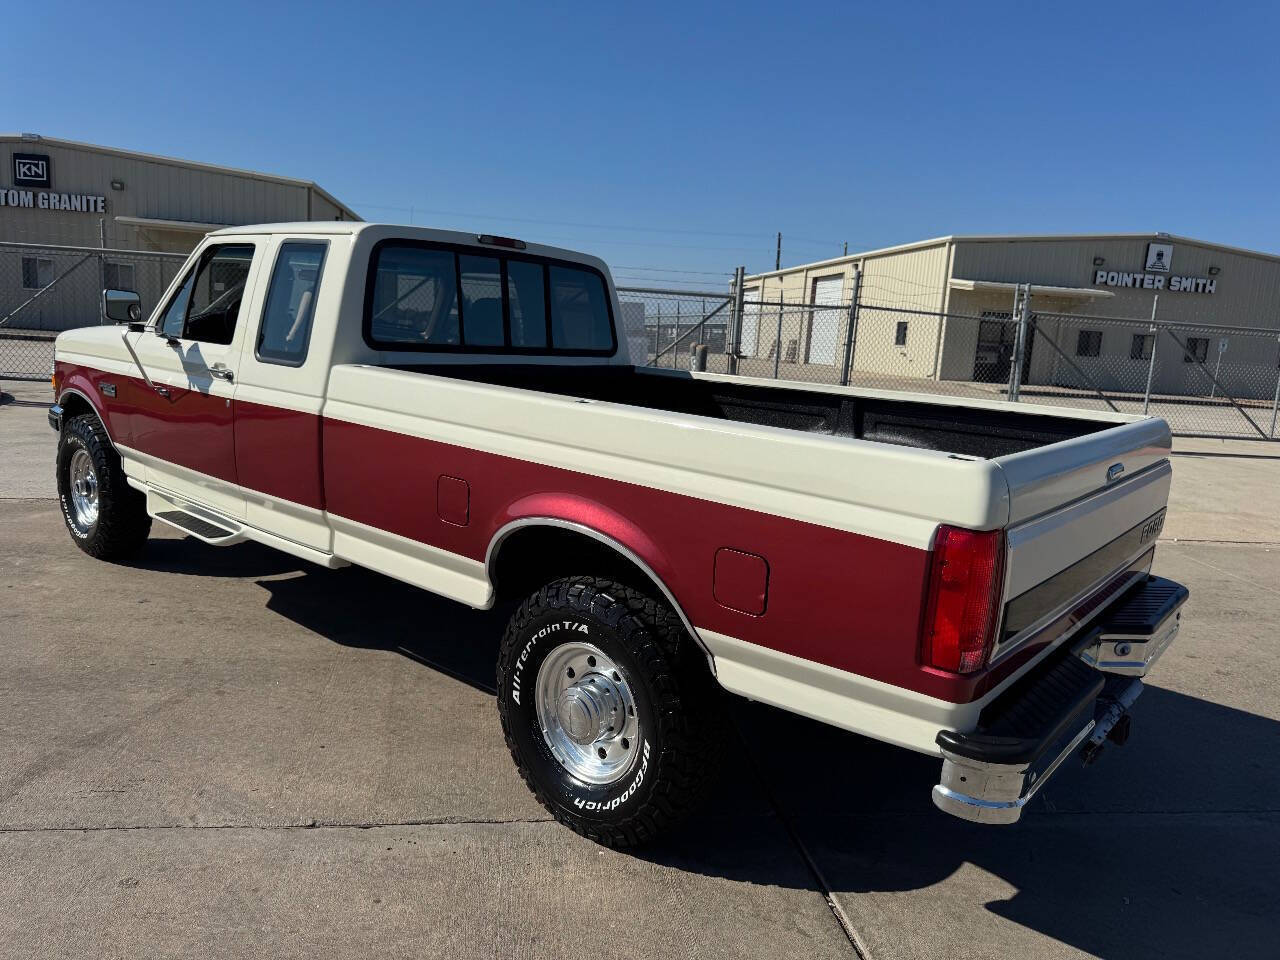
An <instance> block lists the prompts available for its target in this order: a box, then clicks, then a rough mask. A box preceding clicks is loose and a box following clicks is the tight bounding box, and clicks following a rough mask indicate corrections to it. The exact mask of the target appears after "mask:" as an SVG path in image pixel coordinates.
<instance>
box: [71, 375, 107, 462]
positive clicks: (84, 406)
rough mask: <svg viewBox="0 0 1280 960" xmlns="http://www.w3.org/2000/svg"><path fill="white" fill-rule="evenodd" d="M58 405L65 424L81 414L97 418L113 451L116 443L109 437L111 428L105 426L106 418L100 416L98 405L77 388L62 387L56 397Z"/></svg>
mask: <svg viewBox="0 0 1280 960" xmlns="http://www.w3.org/2000/svg"><path fill="white" fill-rule="evenodd" d="M58 405H59V406H60V407H62V419H63V422H64V423H65V422H66V421H67V420H70V419H71V418H72V417H78V416H80V415H81V414H85V413H91V414H93V415H94V417H96V418H97V420H98V423H100V424H101V425H102V432H103V433H105V434H106V435H107V439H108V440H109V441H111V448H112V449H113V450H114V449H115V446H116V441H115V438H114V437H113V436H111V428H110V427H109V426H107V418H106V417H104V416H103V415H102V411H101V410H100V409H98V405H97V404H96V403H94V401H93V400H92V399H90V398H89V396H88V395H87V394H86V393H85V392H84V391H83V390H80V389H79V388H77V387H64V388H63V390H62V393H61V394H60V395H59V396H58Z"/></svg>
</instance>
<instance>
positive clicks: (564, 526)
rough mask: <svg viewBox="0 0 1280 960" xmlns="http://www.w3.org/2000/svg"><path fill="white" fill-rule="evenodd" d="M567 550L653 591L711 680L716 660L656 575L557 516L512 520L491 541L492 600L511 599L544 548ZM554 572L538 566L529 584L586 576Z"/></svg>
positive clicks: (623, 550)
mask: <svg viewBox="0 0 1280 960" xmlns="http://www.w3.org/2000/svg"><path fill="white" fill-rule="evenodd" d="M568 545H574V546H577V547H582V548H585V549H584V552H585V553H586V554H587V555H588V556H589V557H594V558H595V559H597V560H598V559H600V558H601V557H602V556H603V557H609V558H611V559H612V560H613V561H614V562H615V563H619V564H621V565H622V566H623V568H624V569H629V572H631V573H632V574H633V576H632V577H631V578H630V579H632V580H633V581H634V582H633V583H632V585H633V586H637V587H641V586H645V585H648V586H652V587H656V588H657V589H658V591H659V592H660V593H661V595H662V597H663V599H665V600H666V601H667V603H669V604H670V605H671V609H672V610H674V611H675V613H676V616H677V617H679V618H680V622H681V624H682V625H683V626H684V628H685V630H686V631H687V632H688V634H689V636H690V637H692V638H693V642H694V643H696V644H697V645H698V649H699V650H701V651H702V654H703V656H704V657H705V658H706V660H707V666H708V668H709V669H710V670H711V674H712V676H715V672H716V668H715V659H714V658H713V657H712V655H711V651H710V650H708V649H707V647H706V644H704V643H703V642H702V638H701V637H700V636H698V631H697V630H696V629H695V628H694V626H693V622H692V621H691V620H690V619H689V616H688V615H687V614H686V613H685V611H684V608H683V607H682V606H681V604H680V601H679V600H678V599H677V598H676V596H675V594H674V592H672V590H671V588H670V587H668V586H667V584H666V582H665V581H664V580H663V578H662V577H661V576H659V575H658V573H657V571H656V570H654V568H653V567H652V566H651V565H650V564H649V563H648V562H647V561H646V560H645V559H644V558H643V557H641V556H640V555H639V554H638V553H637V552H636V551H635V550H633V549H631V547H629V546H627V545H626V544H625V543H623V542H622V541H621V540H619V539H617V538H616V537H614V536H611V535H610V534H608V533H604V532H602V531H600V530H597V529H595V528H594V527H592V526H590V525H588V524H585V523H582V522H580V521H577V520H569V519H565V518H563V517H556V516H525V517H519V518H517V519H515V520H511V521H509V522H508V523H506V524H504V525H503V526H502V527H500V528H499V529H498V530H497V532H496V533H494V535H493V536H492V537H491V538H490V540H489V546H488V548H487V549H486V550H485V558H484V567H485V573H486V575H487V576H488V579H489V583H490V584H491V585H492V587H493V591H494V596H495V598H496V597H497V596H498V595H500V594H502V593H503V592H508V593H510V592H511V591H512V590H513V589H516V590H518V589H519V587H520V585H521V581H522V575H523V576H527V572H528V571H531V570H532V569H533V567H532V566H531V564H532V560H533V557H534V556H535V555H538V556H539V558H541V555H542V551H544V550H546V548H547V547H552V548H553V549H554V548H555V547H564V546H568ZM559 566H560V565H558V564H557V563H555V562H554V561H553V562H552V563H551V564H549V565H546V564H545V563H539V565H538V567H537V569H538V570H539V571H540V572H539V573H538V574H537V575H536V576H535V577H534V578H533V579H539V578H540V582H541V583H545V582H547V577H548V573H553V575H554V576H560V575H563V574H569V573H571V572H572V573H587V572H591V571H584V570H577V569H576V568H574V569H570V566H572V565H569V566H565V569H564V570H560V569H559ZM614 572H617V571H614ZM529 582H533V580H532V579H531V580H529Z"/></svg>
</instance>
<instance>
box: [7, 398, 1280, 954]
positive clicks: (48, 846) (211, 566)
mask: <svg viewBox="0 0 1280 960" xmlns="http://www.w3.org/2000/svg"><path fill="white" fill-rule="evenodd" d="M37 386H39V385H37ZM5 388H6V389H7V390H10V392H14V391H13V389H12V387H10V386H9V385H8V384H6V385H5ZM45 393H46V396H47V388H46V390H45ZM23 399H31V400H32V401H34V402H36V403H37V404H38V403H39V402H40V398H39V397H38V396H36V395H35V389H34V388H32V395H31V396H29V397H23ZM1202 443H1203V442H1202ZM52 446H53V434H52V432H51V431H49V430H48V427H47V426H46V425H45V423H44V411H43V408H42V407H40V406H38V405H37V406H30V407H24V406H17V405H6V406H3V407H0V651H2V652H3V655H4V664H5V666H4V668H3V669H2V670H0V704H2V705H3V706H0V711H2V714H0V715H2V716H3V720H4V722H3V723H2V724H0V957H8V956H15V957H16V956H41V957H44V956H50V955H56V956H62V955H67V956H86V957H90V956H92V957H98V956H151V955H165V956H184V955H202V956H204V955H210V954H217V955H220V956H229V957H240V956H243V957H260V956H299V957H301V956H306V957H317V956H352V955H358V956H402V955H403V956H409V955H413V956H415V957H422V956H449V957H459V956H495V955H496V956H565V957H568V956H582V955H585V954H588V953H589V952H591V951H601V950H603V951H607V952H608V953H610V954H611V955H622V956H628V957H649V956H652V957H668V956H689V957H693V956H704V957H721V956H764V957H790V956H794V957H821V956H855V955H856V950H857V949H861V950H862V951H863V952H864V953H865V954H866V955H869V956H873V957H877V958H888V957H933V956H949V957H1004V956H1019V957H1022V956H1047V957H1075V956H1081V955H1094V956H1101V957H1108V958H1131V957H1147V956H1150V957H1157V956H1162V957H1163V956H1176V957H1184V956H1185V957H1206V956H1232V957H1242V958H1250V957H1264V956H1265V957H1270V956H1274V944H1275V942H1276V939H1277V935H1278V934H1280V912H1278V911H1277V910H1276V908H1275V903H1276V897H1275V890H1276V889H1278V888H1280V803H1277V800H1276V797H1277V796H1280V768H1277V766H1276V764H1275V757H1277V756H1280V689H1278V688H1277V684H1276V678H1277V676H1280V666H1278V665H1277V658H1278V657H1280V641H1278V640H1277V636H1280V629H1278V628H1280V613H1277V604H1276V602H1275V601H1276V599H1277V596H1276V595H1277V593H1280V528H1278V527H1277V526H1276V524H1277V517H1280V483H1277V482H1276V480H1280V461H1277V460H1275V459H1271V457H1272V456H1273V454H1272V451H1274V450H1277V448H1276V447H1272V446H1269V445H1264V444H1249V443H1243V444H1239V443H1237V444H1233V445H1230V446H1228V447H1225V448H1222V449H1217V450H1203V449H1197V448H1196V447H1194V446H1192V447H1191V448H1189V449H1188V450H1187V455H1186V456H1182V455H1180V456H1179V457H1178V458H1176V460H1175V464H1174V466H1175V471H1176V480H1175V485H1174V499H1173V501H1172V502H1171V508H1170V517H1169V522H1168V524H1167V526H1166V530H1165V534H1166V540H1165V542H1163V543H1162V544H1161V545H1160V547H1159V549H1158V551H1157V571H1158V572H1161V573H1164V574H1166V575H1168V576H1173V577H1176V578H1178V579H1182V580H1183V581H1184V582H1186V583H1188V584H1189V585H1190V586H1191V589H1192V600H1191V601H1190V603H1189V605H1188V608H1187V613H1186V615H1185V617H1184V621H1185V627H1184V629H1183V632H1182V634H1181V636H1180V637H1179V640H1178V642H1177V644H1175V646H1174V647H1173V648H1172V649H1171V650H1170V652H1169V653H1168V654H1167V655H1166V656H1165V658H1164V659H1163V660H1162V661H1161V663H1160V664H1159V665H1158V667H1157V670H1156V672H1155V674H1154V676H1153V678H1152V684H1151V685H1150V686H1149V688H1148V690H1147V692H1146V693H1145V694H1144V695H1143V698H1142V700H1141V701H1140V703H1139V705H1138V708H1137V711H1136V713H1137V716H1136V719H1135V727H1134V735H1133V740H1132V742H1131V744H1130V745H1129V746H1128V747H1126V748H1124V749H1123V750H1117V749H1109V750H1108V751H1106V752H1105V753H1104V754H1103V755H1102V757H1101V759H1100V760H1099V761H1098V763H1097V764H1096V765H1095V766H1094V767H1093V768H1092V769H1090V770H1088V771H1080V770H1070V771H1068V772H1066V773H1064V774H1063V775H1062V776H1061V777H1060V778H1059V779H1057V780H1055V781H1054V782H1052V783H1051V784H1050V785H1049V786H1048V787H1047V788H1046V790H1045V791H1044V793H1043V794H1042V797H1041V798H1040V799H1038V800H1037V801H1036V803H1035V804H1034V808H1033V809H1032V810H1031V811H1029V813H1028V815H1027V817H1026V818H1025V820H1024V822H1023V823H1022V824H1020V825H1018V826H1016V827H1013V828H990V827H985V828H984V827H977V826H973V825H969V824H965V823H961V822H959V821H955V820H952V819H950V818H948V817H945V816H943V815H942V814H940V813H938V812H936V811H935V810H934V809H933V807H932V805H931V803H930V801H929V788H930V786H931V785H932V783H934V782H936V776H937V769H938V764H937V761H936V760H931V759H929V758H927V757H922V756H917V755H914V754H907V753H904V752H902V751H898V750H895V749H893V748H889V747H886V746H883V745H880V744H876V743H872V742H869V741H866V740H863V739H860V738H858V737H854V736H851V735H847V734H843V733H840V732H838V731H835V730H832V729H830V728H826V727H823V726H820V725H818V724H814V723H811V722H809V721H806V720H803V719H801V718H797V717H793V716H790V715H787V714H783V713H780V712H778V711H774V710H771V709H768V708H765V707H760V706H756V705H749V704H745V703H743V702H741V701H737V700H734V701H731V702H730V704H729V706H728V709H730V710H732V712H733V715H734V718H735V721H736V727H737V729H738V730H739V732H740V739H739V738H735V741H734V742H730V743H727V744H716V745H709V749H716V750H724V751H728V753H729V757H730V759H729V764H728V767H729V773H728V775H727V776H726V777H725V779H724V781H723V783H722V785H721V787H720V788H719V791H718V792H717V794H716V796H715V797H714V798H713V802H712V803H711V804H710V805H709V806H708V808H707V809H706V810H705V811H703V812H702V813H701V814H700V815H699V816H698V817H696V818H695V819H694V820H693V822H692V823H690V824H689V825H688V826H687V827H686V828H685V829H684V830H683V831H681V832H680V833H678V834H676V835H674V836H672V837H670V838H669V839H668V840H667V841H665V842H664V843H662V844H660V845H658V846H656V847H653V848H649V849H645V850H642V851H640V852H638V853H633V854H621V853H613V852H611V851H606V850H602V849H600V848H598V847H596V846H594V845H592V844H590V843H587V842H585V841H583V840H581V839H580V838H578V837H576V836H575V835H573V834H572V833H571V832H569V831H567V830H565V829H563V828H561V827H560V826H559V825H557V824H555V823H554V822H552V821H550V820H549V819H548V818H547V816H546V814H545V812H544V811H543V810H542V808H541V807H539V806H538V805H537V804H536V803H535V802H534V801H533V800H532V798H531V797H530V796H529V795H528V793H527V791H526V790H525V788H524V785H523V783H522V782H521V781H520V780H519V778H518V777H517V775H516V774H515V772H514V769H513V767H512V764H511V761H510V758H509V757H508V755H507V753H506V749H505V746H504V745H503V742H502V737H501V731H500V729H499V725H498V722H497V717H496V711H495V709H494V705H493V697H492V673H493V669H492V663H493V654H494V648H495V644H496V636H497V631H498V629H499V625H498V624H496V623H495V622H493V618H491V617H487V616H485V615H482V614H475V613H472V612H470V611H467V610H465V609H464V608H462V607H459V606H457V605H455V604H451V603H448V602H447V601H443V600H440V599H438V598H435V597H432V596H429V595H426V594H423V593H421V592H419V591H416V590H414V589H412V588H410V587H407V586H404V585H402V584H399V583H397V582H395V581H392V580H389V579H387V578H384V577H380V576H378V575H375V574H372V573H368V572H365V571H362V570H358V569H346V570H339V571H325V570H320V569H317V568H314V567H310V566H308V565H306V564H302V563H300V562H298V561H294V560H292V559H290V558H288V557H285V556H283V555H279V554H275V553H273V552H271V551H269V550H267V549H265V548H261V547H258V546H256V545H253V544H243V545H240V546H236V547H230V548H224V549H216V548H211V547H207V546H205V545H203V544H200V543H198V542H196V541H193V540H189V539H184V538H181V537H180V536H179V535H178V534H177V533H176V532H174V531H168V530H165V529H162V528H161V527H159V526H157V528H156V530H155V534H154V536H153V540H152V542H151V543H150V544H149V548H148V551H147V553H146V555H145V557H144V558H143V559H142V560H141V561H140V562H138V563H137V564H136V565H132V566H115V565H110V564H102V563H96V562H94V561H91V560H90V559H89V558H87V557H85V556H84V555H83V554H81V553H80V552H79V551H78V550H76V549H75V547H74V546H73V545H72V544H71V542H70V540H69V538H68V537H67V535H66V533H65V531H64V530H63V529H62V526H61V520H60V518H59V516H58V510H57V506H56V503H54V502H53V501H52V500H50V499H47V498H48V497H51V496H52V484H51V478H50V477H49V472H50V463H51V457H52ZM1179 447H1180V449H1181V448H1182V447H1183V444H1181V443H1180V444H1179ZM1237 447H1242V448H1243V449H1236V448H1237ZM1227 453H1236V454H1248V456H1222V455H1221V454H1227ZM1207 454H1215V455H1213V456H1209V455H1207ZM32 496H34V497H35V499H32V498H31V497H32ZM1175 537H1176V538H1178V539H1177V540H1176V541H1175V540H1174V539H1173V538H1175ZM1217 541H1233V542H1217ZM1234 541H1250V542H1234ZM841 921H845V922H847V923H848V925H849V929H848V931H846V929H845V928H844V927H843V926H842V924H841Z"/></svg>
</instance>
